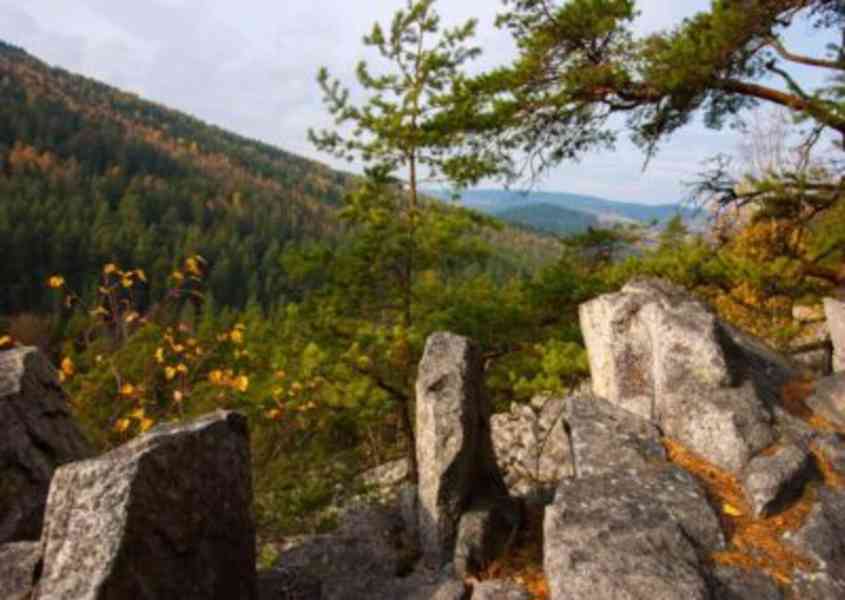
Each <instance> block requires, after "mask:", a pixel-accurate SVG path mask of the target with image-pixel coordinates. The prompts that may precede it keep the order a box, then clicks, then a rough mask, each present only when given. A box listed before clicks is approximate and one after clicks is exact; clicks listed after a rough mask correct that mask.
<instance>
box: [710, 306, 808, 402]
mask: <svg viewBox="0 0 845 600" xmlns="http://www.w3.org/2000/svg"><path fill="white" fill-rule="evenodd" d="M719 332H720V336H719V337H720V341H721V343H722V347H723V348H724V351H725V356H726V357H727V359H728V364H729V366H730V369H731V371H732V372H733V376H734V382H735V384H736V385H739V384H740V383H742V382H748V383H750V384H751V386H752V387H753V389H754V392H755V394H756V396H757V397H758V398H759V399H760V400H761V401H762V402H763V404H764V405H765V406H766V407H769V408H771V407H774V406H777V405H778V404H779V402H780V400H781V393H782V392H783V386H784V385H786V384H787V383H789V382H791V381H794V380H795V379H796V378H797V377H799V376H800V375H801V370H800V369H798V368H797V367H796V366H795V365H794V364H793V363H792V361H790V360H789V359H788V358H787V357H785V356H784V355H783V354H780V353H779V352H775V351H774V350H772V349H771V348H770V347H769V346H767V345H766V344H765V343H763V342H762V341H761V340H759V339H757V338H755V337H754V336H752V335H749V334H747V333H745V332H743V331H740V330H739V329H737V328H736V327H733V326H732V325H730V324H728V323H726V322H725V321H719Z"/></svg>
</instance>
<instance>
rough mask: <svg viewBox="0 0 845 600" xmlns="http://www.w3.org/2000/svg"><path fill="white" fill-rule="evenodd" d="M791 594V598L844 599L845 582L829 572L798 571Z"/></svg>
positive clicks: (790, 588) (798, 599)
mask: <svg viewBox="0 0 845 600" xmlns="http://www.w3.org/2000/svg"><path fill="white" fill-rule="evenodd" d="M789 594H790V595H789V598H790V600H792V599H793V598H795V599H797V600H842V598H845V583H843V582H842V581H841V580H838V579H836V578H834V577H831V575H830V574H829V573H809V574H805V573H796V574H795V577H794V580H793V583H792V585H791V586H789Z"/></svg>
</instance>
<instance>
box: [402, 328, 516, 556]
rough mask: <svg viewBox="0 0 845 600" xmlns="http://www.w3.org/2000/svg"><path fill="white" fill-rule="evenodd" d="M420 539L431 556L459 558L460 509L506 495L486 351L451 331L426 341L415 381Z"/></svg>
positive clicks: (426, 552) (422, 547) (505, 496)
mask: <svg viewBox="0 0 845 600" xmlns="http://www.w3.org/2000/svg"><path fill="white" fill-rule="evenodd" d="M416 392H417V403H416V415H417V419H416V421H417V439H416V451H417V463H418V468H419V483H418V499H419V531H420V544H421V550H422V552H423V555H424V558H425V560H426V562H427V563H429V564H431V565H432V566H434V567H440V566H442V565H444V564H446V563H448V562H450V561H451V560H452V557H453V553H454V548H455V539H456V535H457V531H458V522H459V520H460V517H461V514H462V512H463V511H464V509H466V508H467V507H468V506H469V505H470V504H472V503H473V500H475V499H478V498H507V496H508V491H507V487H506V485H505V483H504V480H503V478H502V475H501V473H500V471H499V468H498V466H497V465H496V460H495V455H494V452H493V445H492V441H491V438H490V407H489V404H488V400H487V398H486V396H485V394H484V390H483V368H482V363H481V354H480V352H479V350H478V348H477V347H476V345H475V344H474V343H472V342H471V341H470V340H468V339H466V338H462V337H459V336H456V335H452V334H449V333H435V334H433V335H432V336H431V337H429V339H428V341H427V342H426V346H425V352H424V354H423V358H422V361H421V362H420V367H419V375H418V378H417V385H416Z"/></svg>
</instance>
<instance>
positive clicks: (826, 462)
mask: <svg viewBox="0 0 845 600" xmlns="http://www.w3.org/2000/svg"><path fill="white" fill-rule="evenodd" d="M810 451H811V452H812V453H813V456H814V457H815V458H816V466H817V467H818V468H819V471H820V472H821V474H822V477H823V478H824V482H825V483H826V484H827V485H829V486H830V487H832V488H836V489H839V490H845V473H842V472H840V471H838V470H837V469H835V468H834V466H833V464H831V462H830V459H829V458H828V457H827V456H826V455H825V453H824V451H823V450H822V449H821V448H819V447H818V445H817V444H815V443H814V444H813V445H812V447H811V448H810Z"/></svg>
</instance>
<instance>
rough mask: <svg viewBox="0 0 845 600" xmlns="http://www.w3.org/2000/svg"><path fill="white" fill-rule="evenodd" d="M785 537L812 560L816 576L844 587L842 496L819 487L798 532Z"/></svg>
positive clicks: (844, 514)
mask: <svg viewBox="0 0 845 600" xmlns="http://www.w3.org/2000/svg"><path fill="white" fill-rule="evenodd" d="M784 537H785V539H786V540H788V541H789V542H790V543H792V544H794V545H795V546H797V547H798V548H799V549H800V550H801V551H802V552H803V553H804V554H805V555H809V556H811V557H812V558H814V559H815V560H816V562H817V564H818V569H817V570H818V571H819V572H822V573H829V574H830V575H831V576H832V577H833V578H834V579H836V580H838V581H840V582H841V583H845V492H842V491H840V490H834V489H831V488H829V487H822V488H821V489H820V490H819V494H818V501H817V502H816V503H815V504H814V505H813V508H812V509H811V511H810V514H809V515H808V516H807V518H806V519H805V520H804V523H803V525H802V526H801V528H800V529H798V530H797V531H793V532H789V533H787V534H786V535H785V536H784Z"/></svg>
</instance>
